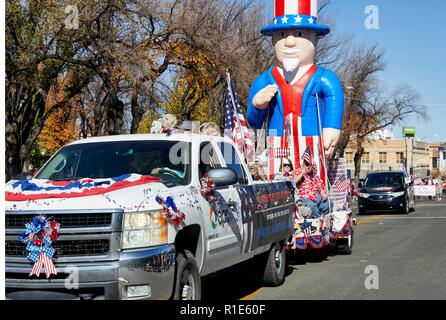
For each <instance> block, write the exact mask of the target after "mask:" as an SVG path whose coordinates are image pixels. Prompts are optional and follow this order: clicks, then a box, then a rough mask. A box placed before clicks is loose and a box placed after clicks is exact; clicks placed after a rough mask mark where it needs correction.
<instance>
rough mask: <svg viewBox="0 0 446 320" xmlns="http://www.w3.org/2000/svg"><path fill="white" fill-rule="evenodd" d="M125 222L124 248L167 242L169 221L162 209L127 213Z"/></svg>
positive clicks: (123, 233)
mask: <svg viewBox="0 0 446 320" xmlns="http://www.w3.org/2000/svg"><path fill="white" fill-rule="evenodd" d="M123 223H124V227H123V232H122V248H123V249H130V248H143V247H148V246H153V245H158V244H164V243H167V221H166V219H164V217H163V214H162V212H161V211H148V212H135V213H125V214H124V222H123Z"/></svg>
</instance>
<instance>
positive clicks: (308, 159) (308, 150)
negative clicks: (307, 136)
mask: <svg viewBox="0 0 446 320" xmlns="http://www.w3.org/2000/svg"><path fill="white" fill-rule="evenodd" d="M302 161H306V162H308V163H309V164H311V166H312V167H313V172H314V174H317V166H316V163H315V162H314V160H313V154H312V153H311V148H310V145H308V146H307V148H306V149H305V151H304V153H303V154H302Z"/></svg>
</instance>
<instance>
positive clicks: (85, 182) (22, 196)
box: [5, 174, 160, 201]
mask: <svg viewBox="0 0 446 320" xmlns="http://www.w3.org/2000/svg"><path fill="white" fill-rule="evenodd" d="M157 181H160V179H159V178H155V177H152V176H145V175H140V174H125V175H122V176H119V177H114V178H104V179H89V178H85V179H80V180H71V181H52V180H47V179H30V180H19V181H17V182H14V183H12V184H7V185H6V187H5V193H6V197H5V199H6V201H29V200H31V201H32V200H40V199H49V198H74V197H85V196H93V195H99V194H104V193H108V192H111V191H116V190H119V189H123V188H128V187H133V186H138V185H142V184H146V183H151V182H157Z"/></svg>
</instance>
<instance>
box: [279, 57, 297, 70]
mask: <svg viewBox="0 0 446 320" xmlns="http://www.w3.org/2000/svg"><path fill="white" fill-rule="evenodd" d="M282 64H283V68H284V69H285V71H286V72H293V71H295V70H296V69H297V68H298V67H299V64H300V60H299V59H297V58H291V59H287V58H285V59H283V61H282Z"/></svg>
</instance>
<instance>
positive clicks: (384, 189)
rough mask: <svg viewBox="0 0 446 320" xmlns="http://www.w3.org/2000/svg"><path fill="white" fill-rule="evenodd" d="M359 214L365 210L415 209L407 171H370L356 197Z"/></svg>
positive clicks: (405, 211)
mask: <svg viewBox="0 0 446 320" xmlns="http://www.w3.org/2000/svg"><path fill="white" fill-rule="evenodd" d="M358 209H359V214H364V213H366V212H367V211H369V210H370V211H372V210H373V211H376V210H386V211H388V210H390V211H399V212H402V213H406V214H407V213H409V211H410V210H412V211H414V210H415V193H414V188H413V182H412V181H411V179H410V176H409V175H408V173H407V172H404V171H386V172H373V173H370V174H369V175H368V176H367V178H366V179H365V182H364V184H363V186H362V188H361V189H360V190H359V198H358Z"/></svg>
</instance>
